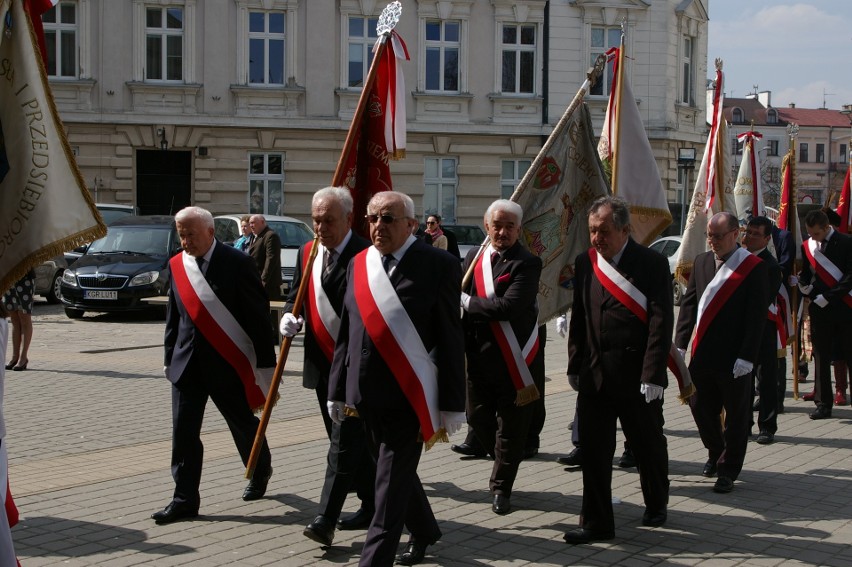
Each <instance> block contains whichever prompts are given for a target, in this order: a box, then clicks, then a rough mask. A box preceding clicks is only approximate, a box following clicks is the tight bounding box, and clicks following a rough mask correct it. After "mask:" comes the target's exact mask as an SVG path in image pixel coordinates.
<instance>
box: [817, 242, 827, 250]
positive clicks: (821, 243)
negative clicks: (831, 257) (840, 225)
mask: <svg viewBox="0 0 852 567" xmlns="http://www.w3.org/2000/svg"><path fill="white" fill-rule="evenodd" d="M825 245H826V242H825V240H822V241H820V243H819V251H820V252H825Z"/></svg>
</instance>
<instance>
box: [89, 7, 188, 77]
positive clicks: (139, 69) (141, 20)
mask: <svg viewBox="0 0 852 567" xmlns="http://www.w3.org/2000/svg"><path fill="white" fill-rule="evenodd" d="M197 4H198V2H197V0H133V80H134V81H137V82H140V83H142V82H145V83H155V84H173V85H174V84H193V83H195V77H196V73H197V63H196V61H195V51H196V50H195V34H196V33H197V25H196V9H197ZM157 7H161V8H182V9H183V65H182V67H183V73H182V75H183V79H182V80H180V81H167V80H160V79H156V80H147V79H146V78H145V65H146V56H147V42H146V35H147V34H146V23H147V14H148V8H157ZM81 17H82V15H81ZM80 37H81V38H82V39H83V42H85V41H86V36H85V35H82V30H81V36H80ZM164 70H165V69H164Z"/></svg>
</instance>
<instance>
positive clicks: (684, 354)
mask: <svg viewBox="0 0 852 567" xmlns="http://www.w3.org/2000/svg"><path fill="white" fill-rule="evenodd" d="M677 351H678V352H679V353H680V357H681V358H682V359H683V360H684V362H686V349H685V348H679V349H677Z"/></svg>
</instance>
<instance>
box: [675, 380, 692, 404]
mask: <svg viewBox="0 0 852 567" xmlns="http://www.w3.org/2000/svg"><path fill="white" fill-rule="evenodd" d="M695 392H696V390H695V384H692V383H689V384H687V385H686V386H684V387H683V388H681V389H680V395H679V396H678V397H677V399H679V400H680V403H681V405H685V404H688V403H689V398H691V397H692V396H694V395H695Z"/></svg>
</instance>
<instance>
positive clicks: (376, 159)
mask: <svg viewBox="0 0 852 567" xmlns="http://www.w3.org/2000/svg"><path fill="white" fill-rule="evenodd" d="M377 48H378V42H377V44H376V48H374V51H375V50H376V49H377ZM379 57H380V59H379V60H378V61H376V63H374V64H375V65H378V69H377V72H376V80H375V83H373V87H372V89H371V90H370V93H369V96H368V97H367V100H366V108H365V109H364V113H363V117H362V119H361V122H360V124H357V125H356V124H353V125H352V127H353V128H357V129H358V132H357V134H356V136H355V140H356V141H357V142H356V143H357V145H356V147H355V148H353V150H352V151H351V152H350V153H349V155H347V156H346V162H345V164H346V165H345V167H344V172H345V179H344V184H345V185H346V186H347V187H349V190H350V191H351V192H352V199H353V201H354V207H353V218H352V229H353V230H354V231H355V232H357V233H359V234H361V235H362V236H365V237H366V236H368V234H369V230H368V225H367V221H366V219H365V218H364V215H365V214H366V212H367V203H368V202H369V201H370V199H371V198H372V196H373V195H375V194H376V193H379V192H381V191H391V190H393V183H392V181H391V174H390V167H389V161H390V160H391V159H400V158H402V157H405V83H404V80H403V74H402V68H401V65H400V61H401V60H406V61H407V60H408V59H409V57H408V49H407V48H406V46H405V43H404V42H403V41H402V38H401V37H400V36H399V34H397V33H396V32H391V34H390V36H389V37H388V40H387V45H386V47H385V49H384V50H382V52H381V54H380V56H379Z"/></svg>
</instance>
